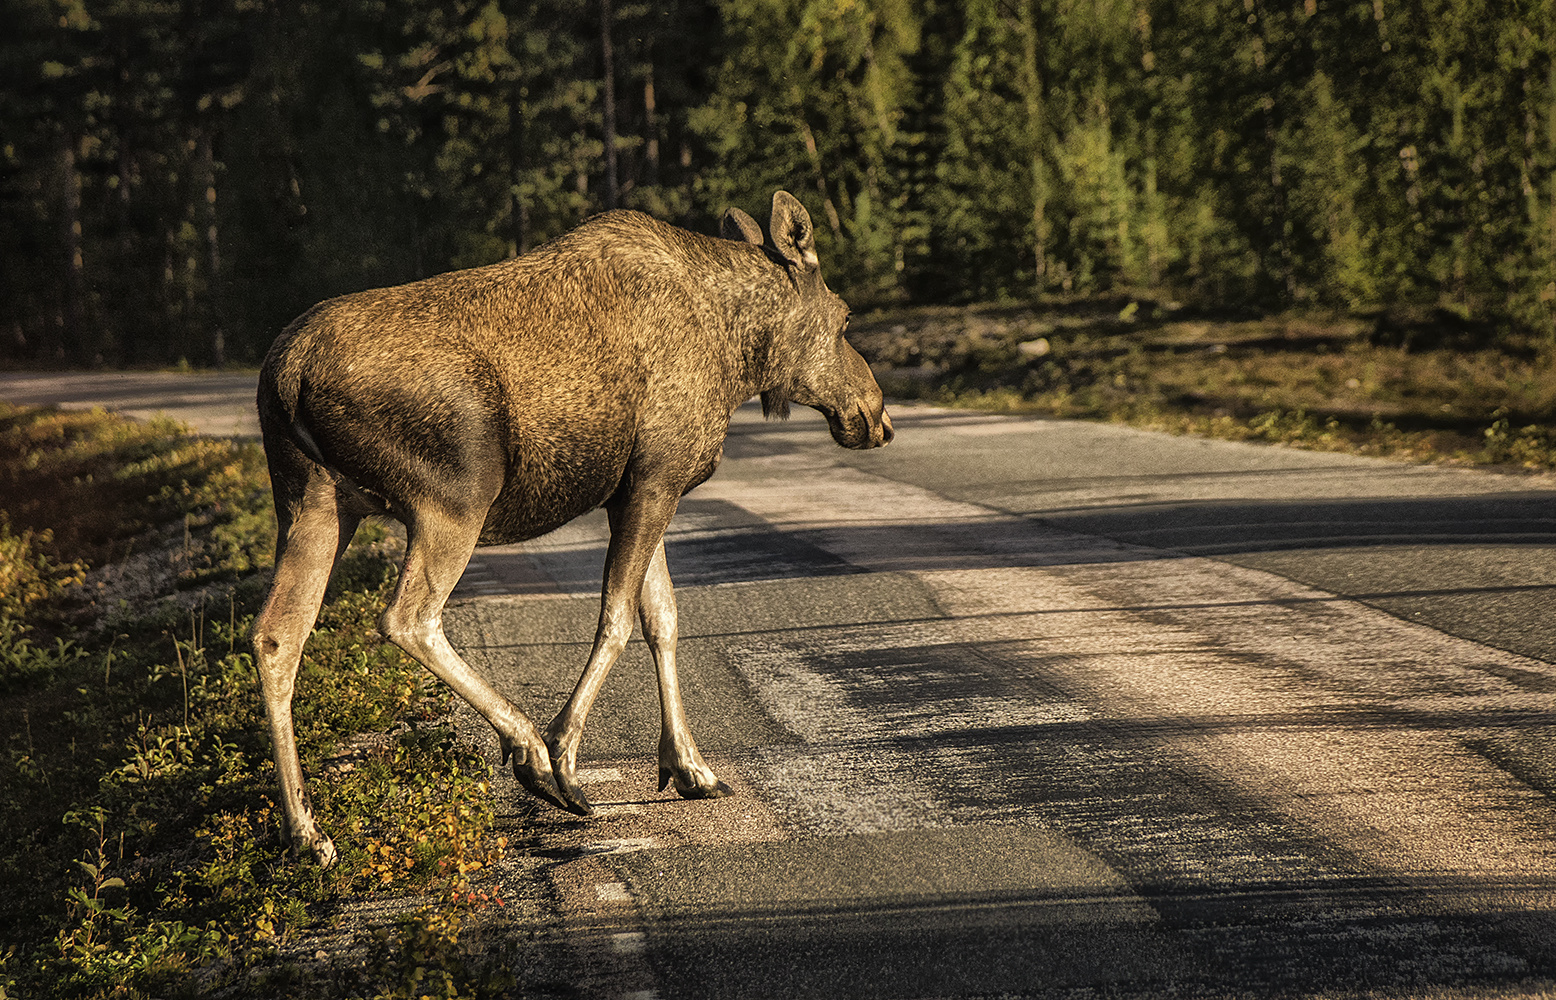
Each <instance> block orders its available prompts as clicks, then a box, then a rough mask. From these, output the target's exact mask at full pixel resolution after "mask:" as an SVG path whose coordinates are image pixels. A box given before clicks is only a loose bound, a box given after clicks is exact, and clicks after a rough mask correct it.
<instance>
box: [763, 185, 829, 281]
mask: <svg viewBox="0 0 1556 1000" xmlns="http://www.w3.org/2000/svg"><path fill="white" fill-rule="evenodd" d="M767 228H768V230H769V231H770V232H771V233H772V235H773V249H774V250H776V251H778V256H780V257H782V258H783V259H784V262H785V263H787V264H788V265H789V266H790V267H792V268H804V269H806V270H817V269H819V268H820V266H821V261H820V260H818V259H817V257H816V229H815V227H814V226H812V225H811V224H810V213H809V212H807V211H805V206H804V205H801V204H800V200H799V199H798V198H796V197H794V195H792V194H790V193H789V192H787V191H776V192H774V193H773V217H772V219H771V220H770V221H769V222H768V224H767Z"/></svg>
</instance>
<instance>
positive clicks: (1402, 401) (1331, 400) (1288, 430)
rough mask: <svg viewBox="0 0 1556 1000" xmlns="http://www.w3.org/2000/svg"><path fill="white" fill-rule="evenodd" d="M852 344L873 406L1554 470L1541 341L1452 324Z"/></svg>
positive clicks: (903, 317)
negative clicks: (872, 387)
mask: <svg viewBox="0 0 1556 1000" xmlns="http://www.w3.org/2000/svg"><path fill="white" fill-rule="evenodd" d="M850 339H851V340H853V341H854V343H855V344H856V345H857V346H858V347H859V349H860V352H861V353H863V354H864V355H865V357H866V358H867V359H869V360H870V361H871V362H872V365H873V366H874V367H875V369H876V372H877V376H878V378H879V379H880V381H881V384H882V387H883V388H884V389H885V390H886V392H887V394H888V395H891V396H896V397H899V398H908V399H923V400H927V401H930V402H934V403H937V404H940V405H945V406H957V407H971V408H978V409H989V410H997V411H1007V412H1026V413H1040V414H1047V415H1053V416H1064V417H1080V418H1085V419H1093V420H1109V421H1116V422H1120V423H1127V424H1131V425H1134V426H1138V427H1145V428H1150V429H1157V430H1166V431H1171V432H1174V433H1189V434H1201V435H1206V436H1211V437H1220V438H1229V439H1232V440H1252V441H1268V442H1276V443H1281V444H1287V445H1292V446H1296V447H1303V448H1314V449H1325V450H1336V451H1349V452H1354V453H1360V454H1370V455H1380V456H1387V457H1392V458H1399V459H1405V460H1412V461H1434V462H1451V463H1457V464H1488V465H1502V466H1509V465H1511V466H1519V467H1523V468H1528V469H1549V468H1552V467H1556V435H1553V434H1552V433H1551V431H1550V430H1549V429H1548V428H1549V426H1550V424H1551V420H1552V417H1553V415H1556V364H1553V360H1556V358H1553V355H1552V353H1551V350H1552V345H1549V344H1544V343H1538V342H1532V341H1530V340H1528V339H1525V338H1520V337H1517V336H1515V335H1513V334H1510V333H1508V332H1506V331H1497V330H1492V329H1483V328H1477V327H1473V326H1471V325H1469V324H1466V323H1464V322H1463V321H1462V320H1460V319H1459V318H1458V317H1456V316H1454V315H1453V314H1451V313H1442V312H1438V313H1416V314H1410V313H1384V314H1379V315H1376V316H1369V317H1357V316H1350V315H1343V314H1318V313H1313V314H1296V313H1293V314H1288V315H1282V316H1274V317H1262V318H1240V319H1228V318H1215V317H1200V316H1186V315H1184V314H1183V311H1182V310H1177V309H1175V308H1170V307H1169V306H1168V305H1163V304H1153V303H1152V302H1150V301H1149V300H1143V299H1121V300H1118V301H1115V302H1107V303H1100V302H1096V301H1089V302H1083V303H1075V304H1055V305H1052V306H1048V307H1025V306H1010V307H1002V306H982V307H972V308H965V309H949V308H946V309H914V310H903V311H901V312H897V313H881V314H876V315H873V316H867V317H864V318H863V319H862V320H856V322H855V323H854V325H853V328H852V330H851V332H850Z"/></svg>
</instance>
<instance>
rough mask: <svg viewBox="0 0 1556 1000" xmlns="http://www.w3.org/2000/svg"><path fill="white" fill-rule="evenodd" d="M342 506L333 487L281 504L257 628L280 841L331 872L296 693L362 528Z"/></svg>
mask: <svg viewBox="0 0 1556 1000" xmlns="http://www.w3.org/2000/svg"><path fill="white" fill-rule="evenodd" d="M336 500H337V498H336V497H335V495H334V491H333V488H332V487H330V486H329V485H327V484H325V483H323V482H321V481H314V482H312V483H310V484H309V486H308V487H307V489H306V490H305V491H304V495H303V497H302V498H301V500H300V502H299V503H298V504H297V507H296V509H295V510H293V509H289V505H287V504H285V503H283V504H278V505H277V506H278V513H279V514H280V515H281V524H280V526H279V527H280V531H279V541H278V544H277V550H278V551H277V553H276V572H275V579H274V582H272V583H271V586H270V595H269V596H268V597H267V598H266V599H265V606H264V608H263V610H261V611H260V613H259V618H258V620H257V621H256V622H255V623H254V652H255V662H256V663H257V664H258V667H259V676H260V683H261V684H262V686H263V688H264V696H265V714H266V717H267V718H268V719H269V723H270V739H271V746H272V752H273V754H274V756H275V763H276V777H277V779H278V781H279V783H280V786H281V815H282V824H281V835H282V839H283V840H285V841H286V842H287V844H289V845H290V846H291V848H292V850H293V851H301V850H303V849H304V848H306V849H307V850H309V851H310V852H312V854H313V856H314V858H315V859H316V860H317V861H318V862H319V864H320V865H322V866H323V867H326V868H328V867H329V866H330V865H331V864H333V863H334V862H335V856H336V854H335V844H334V843H333V842H332V841H331V840H330V838H329V837H327V836H325V835H324V832H323V831H322V830H320V829H319V824H318V823H317V822H315V820H314V818H313V807H312V805H311V804H310V803H309V801H308V791H307V788H306V786H305V785H304V783H303V770H302V764H301V762H300V761H299V760H298V757H297V736H296V733H295V731H294V729H293V727H292V693H293V690H294V688H295V686H296V682H297V668H298V665H299V663H300V662H301V659H302V652H303V643H304V642H306V641H307V639H308V634H309V633H310V632H312V631H313V623H314V621H315V619H317V617H318V614H319V605H320V603H322V602H323V600H324V589H325V586H326V585H327V584H328V583H329V579H330V571H331V570H332V569H333V568H334V565H335V561H336V560H337V559H338V558H339V555H340V552H341V550H342V549H344V548H345V546H346V544H347V543H348V542H350V541H351V536H352V535H353V534H354V533H355V531H356V527H357V523H358V521H359V519H358V518H357V517H355V516H354V515H350V514H347V513H344V512H342V511H340V510H339V508H338V506H337V503H336Z"/></svg>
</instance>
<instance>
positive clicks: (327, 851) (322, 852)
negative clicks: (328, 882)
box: [313, 837, 340, 868]
mask: <svg viewBox="0 0 1556 1000" xmlns="http://www.w3.org/2000/svg"><path fill="white" fill-rule="evenodd" d="M339 857H340V853H339V852H338V851H336V850H335V842H334V841H333V840H331V839H330V838H328V837H325V838H323V839H322V840H321V841H320V842H319V843H317V844H314V845H313V860H315V861H317V862H318V863H319V867H320V868H331V867H334V865H335V861H336V859H338V858H339Z"/></svg>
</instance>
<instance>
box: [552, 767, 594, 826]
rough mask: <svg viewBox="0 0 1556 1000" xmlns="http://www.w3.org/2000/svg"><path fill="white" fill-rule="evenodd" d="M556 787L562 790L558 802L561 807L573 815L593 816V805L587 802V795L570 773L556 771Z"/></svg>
mask: <svg viewBox="0 0 1556 1000" xmlns="http://www.w3.org/2000/svg"><path fill="white" fill-rule="evenodd" d="M556 779H557V787H558V788H560V789H561V791H562V800H563V801H562V802H560V803H558V805H560V806H561V807H562V808H563V809H566V810H567V811H568V812H570V813H572V814H573V815H575V816H593V815H594V806H593V805H591V804H590V803H589V796H587V795H585V794H584V792H583V789H582V788H579V787H578V782H576V781H574V780H573V777H572V775H570V774H563V773H562V772H560V771H558V772H557V776H556Z"/></svg>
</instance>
